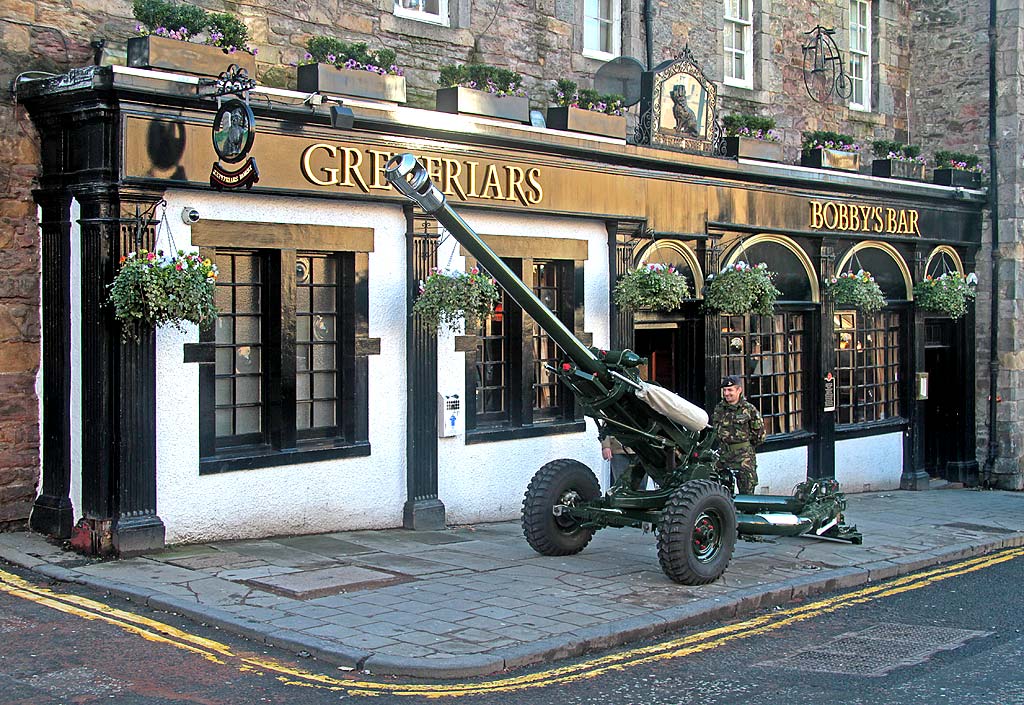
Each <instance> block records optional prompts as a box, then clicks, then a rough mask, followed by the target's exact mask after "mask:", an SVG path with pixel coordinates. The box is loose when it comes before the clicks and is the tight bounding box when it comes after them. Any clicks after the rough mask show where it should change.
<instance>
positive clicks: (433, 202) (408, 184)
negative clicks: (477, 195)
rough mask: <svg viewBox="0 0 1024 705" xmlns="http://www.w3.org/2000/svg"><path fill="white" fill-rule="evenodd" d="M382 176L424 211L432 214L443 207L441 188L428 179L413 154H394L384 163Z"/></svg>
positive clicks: (425, 171)
mask: <svg viewBox="0 0 1024 705" xmlns="http://www.w3.org/2000/svg"><path fill="white" fill-rule="evenodd" d="M384 176H385V177H386V178H387V180H388V182H389V183H390V184H391V185H392V186H394V187H395V188H396V189H397V190H398V191H399V193H401V194H403V195H405V196H408V197H409V199H411V200H412V201H414V202H415V203H416V205H418V206H419V207H420V208H422V209H423V210H424V212H426V213H429V214H430V215H433V214H435V213H437V212H438V211H440V210H441V209H442V208H444V203H445V198H444V194H443V193H441V190H440V189H438V188H437V186H434V184H433V183H432V182H431V181H430V175H429V174H428V173H427V169H426V167H424V166H423V165H422V164H420V163H419V162H418V161H417V160H416V157H414V156H413V155H411V154H409V153H406V154H396V155H395V156H393V157H391V159H389V160H388V162H387V164H385V165H384Z"/></svg>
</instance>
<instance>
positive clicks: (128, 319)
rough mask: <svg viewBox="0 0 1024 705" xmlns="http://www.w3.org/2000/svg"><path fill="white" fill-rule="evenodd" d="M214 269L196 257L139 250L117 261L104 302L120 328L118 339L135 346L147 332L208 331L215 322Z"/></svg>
mask: <svg viewBox="0 0 1024 705" xmlns="http://www.w3.org/2000/svg"><path fill="white" fill-rule="evenodd" d="M216 284H217V267H216V265H214V264H213V263H212V262H211V261H210V260H208V259H203V258H201V257H200V256H199V255H198V254H197V253H194V252H192V253H189V254H185V253H184V252H183V251H182V250H178V253H177V254H176V255H174V256H166V255H164V253H163V251H162V250H160V251H157V252H147V251H146V250H139V251H138V252H131V253H129V254H128V256H126V257H122V258H121V269H120V270H118V272H117V276H115V277H114V281H113V283H111V284H110V287H109V288H110V296H109V298H108V299H107V303H108V304H109V305H111V306H113V307H114V318H116V319H117V320H118V321H119V322H120V323H121V337H122V338H123V339H124V340H132V341H137V340H138V339H139V337H140V335H141V334H142V333H143V332H144V331H146V330H147V329H150V328H156V327H157V326H162V325H164V324H170V325H172V326H174V327H175V328H178V329H179V330H184V324H185V323H186V322H187V323H195V324H196V325H198V326H201V327H203V328H206V327H208V326H209V325H210V324H211V323H212V322H213V320H214V319H215V318H216V317H217V308H216V307H215V306H214V305H213V290H214V287H215V286H216Z"/></svg>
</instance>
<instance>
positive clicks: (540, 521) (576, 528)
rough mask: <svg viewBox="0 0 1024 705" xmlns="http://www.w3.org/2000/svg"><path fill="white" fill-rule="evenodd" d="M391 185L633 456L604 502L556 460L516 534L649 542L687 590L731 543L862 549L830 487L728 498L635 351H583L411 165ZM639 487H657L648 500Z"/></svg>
mask: <svg viewBox="0 0 1024 705" xmlns="http://www.w3.org/2000/svg"><path fill="white" fill-rule="evenodd" d="M385 175H386V177H387V179H388V181H389V182H390V183H391V185H392V186H393V187H394V188H395V189H396V190H397V191H399V192H400V193H402V194H404V195H405V196H407V197H409V198H410V199H411V200H412V201H414V202H415V203H416V204H417V205H418V206H419V207H420V208H422V209H423V211H424V212H425V213H427V214H428V215H431V216H433V217H434V218H436V219H437V221H438V222H439V223H440V224H441V225H442V226H443V227H444V228H445V230H446V231H447V232H448V233H449V234H451V235H452V237H454V238H455V239H456V240H457V241H458V242H459V243H460V244H461V245H462V246H463V247H464V248H465V249H466V251H467V252H469V253H470V254H471V255H472V256H473V257H475V258H476V260H477V262H478V264H479V265H480V266H481V267H482V268H483V269H484V270H486V271H487V272H488V273H489V274H490V275H491V276H492V277H494V279H495V280H496V281H497V282H498V285H499V286H501V287H502V288H503V289H504V290H505V292H506V293H507V294H508V295H509V296H510V297H511V298H512V299H513V300H514V301H515V302H516V303H517V304H518V305H519V306H520V307H521V308H522V309H523V310H524V311H525V312H526V313H528V314H529V315H530V316H531V317H532V318H533V320H534V321H535V322H536V323H537V325H539V326H540V328H541V329H542V330H543V331H544V332H545V333H547V334H548V335H549V336H550V337H551V338H552V339H553V340H554V342H555V343H556V344H557V345H558V347H559V349H560V351H561V354H562V355H563V357H562V358H561V359H560V361H559V362H558V364H557V365H556V366H548V369H549V370H550V371H551V372H553V373H554V374H555V375H557V376H558V378H559V380H560V381H561V382H562V383H563V384H565V385H566V386H567V387H568V388H569V389H571V390H572V392H573V394H575V398H576V401H577V402H578V403H579V405H580V407H581V408H582V410H583V412H584V413H585V414H586V415H587V416H590V417H591V418H593V419H594V420H595V421H596V422H597V424H598V426H599V427H600V428H601V430H602V433H604V434H607V435H611V436H614V437H615V438H616V439H617V440H618V441H619V442H620V443H622V445H623V446H625V447H626V448H628V449H630V450H631V451H632V453H633V454H632V456H631V457H632V460H631V464H630V467H629V469H628V470H627V471H626V472H624V473H623V475H622V477H620V478H619V479H618V480H617V481H616V483H615V484H614V485H613V486H612V487H611V488H609V490H608V491H607V492H606V493H604V494H602V493H601V488H600V485H599V483H598V480H597V477H596V476H595V475H594V473H593V471H592V470H591V469H590V468H588V467H587V466H586V465H584V464H583V463H581V462H579V461H577V460H572V459H565V458H563V459H559V460H552V461H551V462H548V463H546V464H545V465H544V466H542V467H541V468H540V469H539V470H538V471H537V473H536V474H535V475H534V476H533V479H532V480H531V481H530V484H529V486H528V487H527V490H526V495H525V497H524V499H523V513H522V524H523V533H524V534H525V536H526V540H527V541H528V542H529V544H530V546H532V547H533V548H534V550H536V551H537V552H538V553H541V554H543V555H547V556H564V555H570V554H575V553H579V552H580V551H582V550H583V549H584V548H585V547H586V545H587V544H588V543H589V542H590V539H591V538H592V537H593V535H594V532H595V531H596V530H597V529H601V528H605V527H610V526H618V527H635V528H640V529H644V530H645V531H646V530H653V531H656V532H657V537H658V538H657V540H658V559H659V562H660V563H661V567H662V570H663V571H664V572H665V574H666V575H668V577H669V578H671V579H672V580H674V581H676V582H680V583H684V584H688V585H700V584H705V583H710V582H712V581H714V580H716V579H717V578H718V577H719V576H720V575H721V574H722V573H723V572H724V571H725V569H726V566H727V565H728V564H729V560H730V559H731V558H732V553H733V548H734V547H735V544H736V537H737V534H738V533H740V534H770V535H778V536H798V535H802V534H809V535H812V536H818V537H825V538H833V539H843V540H847V541H851V542H853V543H860V542H861V536H860V534H859V533H857V530H856V527H852V526H847V525H846V524H844V523H843V511H844V510H845V509H846V499H845V497H844V495H843V494H842V493H840V492H839V485H838V483H837V482H836V481H835V480H831V479H811V480H807V481H805V482H802V483H800V484H798V485H797V486H796V489H795V491H794V494H793V495H792V496H776V495H734V493H733V488H734V478H733V475H732V473H731V472H730V471H728V470H724V471H723V470H719V469H717V468H716V462H717V460H718V452H717V439H716V435H715V431H714V429H712V428H711V427H710V426H709V425H708V415H707V413H706V412H705V411H704V410H703V409H701V408H699V407H697V406H696V405H694V404H691V403H690V402H688V401H686V400H685V399H683V398H682V397H679V396H677V395H675V394H673V393H672V392H670V391H669V390H667V389H664V388H662V387H659V386H658V385H656V384H653V383H650V382H646V381H644V380H642V379H641V377H640V374H639V371H638V369H637V368H638V367H639V366H640V365H643V364H645V363H646V359H645V358H642V357H640V356H639V355H637V354H636V353H634V352H633V351H631V350H600V349H598V348H593V347H588V346H586V345H584V344H583V343H582V342H581V341H580V340H579V339H578V338H576V336H575V335H573V334H572V332H571V331H570V330H569V329H568V328H567V327H566V326H565V324H563V323H562V321H561V320H559V319H558V317H557V316H555V315H554V314H553V313H552V312H551V311H550V310H549V309H548V308H547V307H546V306H545V305H544V304H543V302H541V300H540V299H539V298H538V297H537V296H536V295H535V294H534V292H533V291H532V290H531V289H530V287H528V286H527V285H526V284H525V283H524V282H523V281H522V280H521V279H520V278H519V277H518V276H516V274H515V273H514V272H513V271H512V270H511V269H510V268H509V267H508V266H507V265H506V264H505V263H504V262H503V261H502V260H501V259H500V258H499V257H498V256H497V255H495V254H494V252H493V251H491V249H490V248H489V247H488V246H487V244H486V243H485V242H484V241H483V240H482V239H481V238H480V237H479V236H478V235H477V234H476V233H475V232H474V231H473V229H472V228H470V227H469V225H467V224H466V222H465V221H464V220H462V218H461V217H460V216H459V215H458V214H457V213H455V211H453V210H452V208H451V207H450V206H449V205H448V203H447V201H446V199H445V196H444V194H443V193H442V192H441V191H440V190H439V189H438V188H437V186H435V185H434V184H433V183H432V182H431V180H430V176H429V174H428V173H427V170H426V169H425V168H424V167H423V165H422V164H420V163H419V162H418V161H417V160H416V158H415V157H414V156H413V155H411V154H400V155H396V156H394V157H392V158H391V159H390V160H389V161H388V162H387V164H386V165H385ZM646 477H649V478H650V479H651V480H652V481H653V483H654V484H655V485H656V487H655V488H654V489H644V487H645V486H646Z"/></svg>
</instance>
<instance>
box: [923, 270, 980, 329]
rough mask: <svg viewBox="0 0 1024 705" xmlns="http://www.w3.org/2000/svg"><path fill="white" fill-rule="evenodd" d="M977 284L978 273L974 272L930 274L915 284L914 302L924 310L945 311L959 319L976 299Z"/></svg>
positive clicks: (951, 316)
mask: <svg viewBox="0 0 1024 705" xmlns="http://www.w3.org/2000/svg"><path fill="white" fill-rule="evenodd" d="M977 286H978V275H977V274H975V273H974V272H971V273H970V274H967V275H964V274H960V272H945V273H944V274H942V275H940V276H938V277H933V276H931V275H929V276H927V277H925V279H924V281H921V282H918V283H917V284H915V285H914V304H915V305H916V306H917V307H918V308H920V309H922V310H924V311H933V312H935V313H944V314H946V315H947V316H949V317H950V318H953V319H957V318H960V317H962V316H963V315H964V314H966V313H967V305H968V303H970V302H971V301H974V297H975V293H976V292H975V289H976V288H977Z"/></svg>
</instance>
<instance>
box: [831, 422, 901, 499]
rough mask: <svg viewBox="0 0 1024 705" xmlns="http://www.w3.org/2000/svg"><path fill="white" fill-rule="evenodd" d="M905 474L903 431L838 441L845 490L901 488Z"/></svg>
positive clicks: (840, 477)
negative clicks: (901, 481)
mask: <svg viewBox="0 0 1024 705" xmlns="http://www.w3.org/2000/svg"><path fill="white" fill-rule="evenodd" d="M902 474H903V434H902V433H901V432H897V433H886V434H884V435H881V436H865V437H864V438H851V439H848V440H841V441H837V442H836V479H837V480H839V484H840V485H841V487H842V490H843V491H844V492H872V491H874V490H897V489H899V487H900V476H901V475H902Z"/></svg>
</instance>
